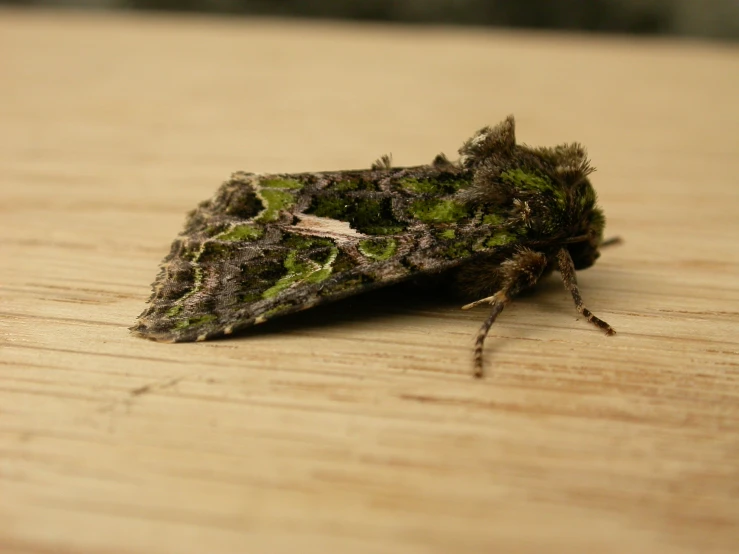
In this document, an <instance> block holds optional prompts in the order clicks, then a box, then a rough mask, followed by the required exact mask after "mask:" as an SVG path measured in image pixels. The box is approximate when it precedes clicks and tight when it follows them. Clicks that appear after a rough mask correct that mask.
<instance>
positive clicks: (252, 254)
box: [132, 218, 424, 342]
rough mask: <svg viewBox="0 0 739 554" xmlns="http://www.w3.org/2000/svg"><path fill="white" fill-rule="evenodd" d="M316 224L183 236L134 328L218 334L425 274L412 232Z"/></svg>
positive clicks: (187, 336) (162, 337)
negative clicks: (415, 264) (362, 230)
mask: <svg viewBox="0 0 739 554" xmlns="http://www.w3.org/2000/svg"><path fill="white" fill-rule="evenodd" d="M317 219H320V218H317ZM318 223H319V222H316V221H312V222H310V225H309V229H307V228H305V227H301V226H284V225H282V224H276V223H275V224H264V225H260V226H255V225H254V224H252V223H244V224H242V225H240V226H237V227H235V228H231V229H230V230H229V231H227V232H222V233H220V234H219V235H217V236H215V237H210V238H206V239H202V240H198V239H197V238H194V237H192V236H186V235H183V236H181V237H180V238H178V239H177V240H175V242H174V243H173V245H172V250H171V252H170V254H169V255H168V256H167V258H166V259H165V260H164V262H163V264H162V269H161V272H160V274H159V276H158V277H157V280H156V282H155V283H154V292H153V294H152V297H151V299H150V305H149V307H148V308H147V310H146V311H145V312H144V313H143V314H141V316H140V317H139V319H138V321H137V323H136V325H135V326H134V327H133V328H132V331H133V332H134V333H136V334H138V335H141V336H143V337H146V338H150V339H155V340H159V341H164V342H186V341H194V340H206V339H209V338H216V337H219V336H222V335H228V334H231V333H233V332H235V331H237V330H239V329H242V328H245V327H248V326H250V325H254V324H257V323H262V322H263V321H266V320H268V319H271V318H273V317H276V316H279V315H285V314H288V313H291V312H296V311H300V310H305V309H307V308H310V307H313V306H315V305H317V304H321V303H324V302H328V301H333V300H338V299H340V298H344V297H347V296H351V295H354V294H357V293H360V292H364V291H366V290H369V289H372V288H377V287H380V286H386V285H390V284H393V283H396V282H399V281H402V280H405V279H408V278H410V277H412V276H414V275H416V274H418V273H420V272H422V271H423V268H422V267H420V265H419V266H418V267H416V268H414V267H413V264H409V263H408V262H409V260H412V259H413V258H414V256H417V257H418V259H419V260H420V261H422V260H423V259H424V258H423V256H420V255H419V250H418V244H417V242H418V241H417V240H415V239H414V238H413V236H412V235H411V234H407V235H394V236H384V237H377V236H365V235H361V234H359V233H356V232H355V231H353V230H352V229H349V227H348V225H346V229H341V230H338V231H337V230H336V229H331V225H332V222H331V220H328V221H327V225H326V226H325V228H322V227H321V226H320V225H319V224H318ZM339 223H340V222H339ZM333 224H334V225H335V224H336V222H335V221H334V222H333Z"/></svg>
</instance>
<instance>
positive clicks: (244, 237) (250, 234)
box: [218, 225, 264, 241]
mask: <svg viewBox="0 0 739 554" xmlns="http://www.w3.org/2000/svg"><path fill="white" fill-rule="evenodd" d="M263 234H264V229H262V228H261V227H257V226H256V225H236V226H235V227H232V228H231V229H229V230H228V231H226V232H225V233H223V234H222V235H221V236H219V237H218V238H219V239H221V240H226V241H252V240H256V239H258V238H259V237H261V236H262V235H263Z"/></svg>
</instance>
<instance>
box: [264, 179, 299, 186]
mask: <svg viewBox="0 0 739 554" xmlns="http://www.w3.org/2000/svg"><path fill="white" fill-rule="evenodd" d="M259 186H261V187H262V188H271V189H302V188H303V183H301V182H300V181H296V180H295V179H279V178H275V179H264V180H263V181H261V182H260V183H259Z"/></svg>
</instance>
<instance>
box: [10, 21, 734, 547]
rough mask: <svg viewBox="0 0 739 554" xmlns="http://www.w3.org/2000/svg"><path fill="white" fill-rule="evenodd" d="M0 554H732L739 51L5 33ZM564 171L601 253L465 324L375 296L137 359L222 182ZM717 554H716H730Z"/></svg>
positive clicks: (356, 32)
mask: <svg viewBox="0 0 739 554" xmlns="http://www.w3.org/2000/svg"><path fill="white" fill-rule="evenodd" d="M0 83H2V85H1V86H0V129H1V131H2V132H1V133H0V194H1V196H0V256H1V258H0V284H1V288H0V312H1V313H0V551H1V552H3V553H11V552H29V553H31V552H34V553H36V552H38V553H42V552H43V553H49V552H74V553H129V552H141V553H144V552H147V553H148V552H175V553H180V552H182V553H203V552H234V553H237V552H250V553H252V552H260V553H261V552H268V553H269V552H290V553H292V552H402V553H421V552H440V553H446V552H496V553H498V552H500V553H524V552H525V553H542V552H583V553H586V552H587V553H591V552H598V553H621V552H624V553H630V554H633V553H691V552H701V553H704V552H730V551H732V547H734V548H735V547H736V545H737V544H739V357H738V356H737V354H738V353H739V325H737V323H738V322H739V247H738V246H737V241H738V240H739V185H738V180H737V175H739V104H738V103H737V100H736V96H737V91H738V90H739V50H737V48H736V47H732V46H729V45H720V44H713V45H711V44H701V43H689V42H684V43H681V42H665V41H655V40H644V39H633V38H630V39H627V38H615V37H611V38H603V37H600V38H599V37H586V36H580V37H578V36H566V35H562V36H560V35H554V34H552V35H548V34H538V35H537V34H521V33H510V32H502V31H494V30H471V29H458V30H454V29H421V28H404V27H382V26H357V25H355V26H352V25H342V24H338V23H335V24H328V23H316V22H313V23H299V22H279V21H260V20H237V19H231V20H219V19H207V18H190V17H170V18H168V17H165V16H144V15H140V16H134V15H117V16H114V15H82V14H74V13H68V14H63V13H54V12H37V13H30V12H29V13H24V12H16V11H0ZM508 113H515V114H516V116H517V118H518V136H519V140H521V141H522V142H526V143H529V144H545V145H551V144H555V143H558V142H564V141H573V140H579V141H582V142H583V143H585V144H586V145H587V146H588V147H589V150H590V154H591V156H592V158H593V162H594V164H595V165H596V166H597V167H598V168H599V171H598V173H597V174H596V175H595V176H594V179H593V180H594V183H595V185H596V188H597V189H598V191H599V194H600V199H601V203H602V205H603V207H604V209H605V212H606V214H607V216H608V220H609V228H608V231H609V234H617V235H621V236H622V237H623V238H624V239H625V241H626V242H625V244H624V245H623V246H620V247H617V248H615V247H614V248H612V249H611V250H609V251H607V252H606V253H605V254H604V255H603V257H602V258H601V260H599V262H598V263H597V264H596V266H595V267H594V268H592V269H589V270H587V271H585V272H582V273H581V274H580V284H581V288H582V292H583V295H584V297H585V300H586V303H587V305H589V306H590V307H591V308H592V309H593V311H594V312H595V313H596V314H598V315H600V316H602V317H603V318H604V319H606V320H607V321H608V322H610V323H611V324H612V325H613V326H614V327H615V328H616V329H617V330H618V332H619V334H618V335H617V336H615V337H613V338H607V337H605V336H603V335H602V334H601V333H599V332H597V331H596V330H595V329H592V328H591V327H590V326H588V325H587V324H586V323H585V322H584V321H582V319H581V318H579V317H578V316H577V314H576V312H575V311H574V308H573V306H572V303H571V300H570V299H569V298H568V297H567V295H566V293H565V291H564V290H563V289H562V286H561V283H559V282H557V280H556V279H552V280H550V281H548V282H547V283H543V284H542V286H541V287H539V289H538V291H537V292H536V293H535V294H532V295H530V296H527V297H526V298H522V299H521V300H520V301H518V302H516V303H515V304H513V305H512V306H511V307H510V308H509V309H507V310H506V311H505V312H504V313H503V315H502V316H501V318H500V320H499V321H498V323H496V325H495V327H494V329H493V331H492V333H491V336H490V338H489V341H488V346H487V351H486V355H487V362H488V372H489V374H490V377H489V378H488V379H486V380H484V381H475V380H473V379H471V378H470V369H471V352H472V342H473V336H474V334H475V332H476V331H477V329H478V326H479V325H480V323H481V321H482V320H483V319H484V317H485V316H486V314H487V309H485V308H479V309H477V310H472V311H469V312H462V311H460V310H459V309H458V306H457V305H456V304H455V303H453V302H451V301H449V300H447V299H439V298H426V297H424V296H422V295H419V296H412V295H411V296H407V295H405V294H400V293H398V292H395V291H389V292H380V293H377V294H374V295H371V296H369V297H366V298H359V299H356V300H352V301H348V302H344V303H341V304H337V305H335V306H331V307H327V308H325V309H320V310H316V311H315V312H305V313H303V314H299V315H298V316H296V317H292V318H286V319H285V320H283V321H276V322H274V323H273V324H267V325H265V326H263V327H262V328H259V329H256V330H255V331H254V332H253V333H250V334H247V335H245V336H242V337H239V338H234V339H231V340H225V341H220V342H212V343H200V344H183V345H164V344H156V343H152V342H148V341H145V340H141V339H137V338H134V337H132V336H131V335H129V333H128V331H127V327H128V326H130V325H131V324H132V322H133V320H134V318H135V317H136V316H137V315H138V314H139V313H140V312H141V310H142V309H143V308H144V301H145V299H146V298H147V296H148V294H149V290H150V289H149V287H150V283H151V282H152V280H153V278H154V276H155V274H156V271H157V264H158V263H159V261H160V260H161V258H162V257H163V256H164V254H165V253H166V252H167V251H168V248H169V244H170V242H171V240H172V239H173V238H174V237H175V235H176V234H177V233H178V232H179V230H180V229H181V226H182V222H183V218H184V214H185V212H186V211H187V210H189V209H191V208H193V207H194V206H195V205H196V204H197V202H199V201H201V200H204V199H206V198H208V197H209V196H210V195H211V194H212V193H213V191H214V190H215V188H216V187H217V186H218V185H219V184H220V183H221V182H222V181H223V180H224V179H225V178H227V177H228V176H229V174H230V173H231V172H232V171H234V170H238V169H243V170H250V171H257V172H259V171H286V172H287V171H299V170H324V169H338V168H352V167H366V166H367V165H368V164H369V163H370V162H371V161H372V160H374V159H375V158H377V157H378V156H379V155H381V154H383V153H386V152H388V151H391V152H392V153H393V154H394V158H395V162H396V163H397V164H398V165H408V164H418V163H426V162H428V161H430V160H431V159H432V157H433V156H434V155H435V154H437V153H438V152H439V151H442V150H443V151H446V152H448V153H450V154H454V153H455V151H456V148H457V147H458V146H459V144H460V143H461V141H462V140H464V139H465V138H467V137H468V136H469V135H470V134H471V133H472V132H473V131H474V130H476V129H477V128H479V127H481V126H482V125H485V124H488V123H496V122H497V121H499V120H500V119H502V118H503V117H504V116H505V115H506V114H508ZM734 552H736V550H734Z"/></svg>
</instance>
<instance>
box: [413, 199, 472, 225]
mask: <svg viewBox="0 0 739 554" xmlns="http://www.w3.org/2000/svg"><path fill="white" fill-rule="evenodd" d="M410 212H411V214H412V215H413V216H414V217H415V218H416V219H419V220H421V221H423V222H424V223H454V222H456V221H459V220H460V219H463V218H465V217H467V216H468V215H469V214H468V212H467V208H466V207H465V205H464V204H461V203H459V202H456V201H455V200H444V199H436V198H429V199H424V200H417V201H415V202H413V204H411V207H410Z"/></svg>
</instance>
